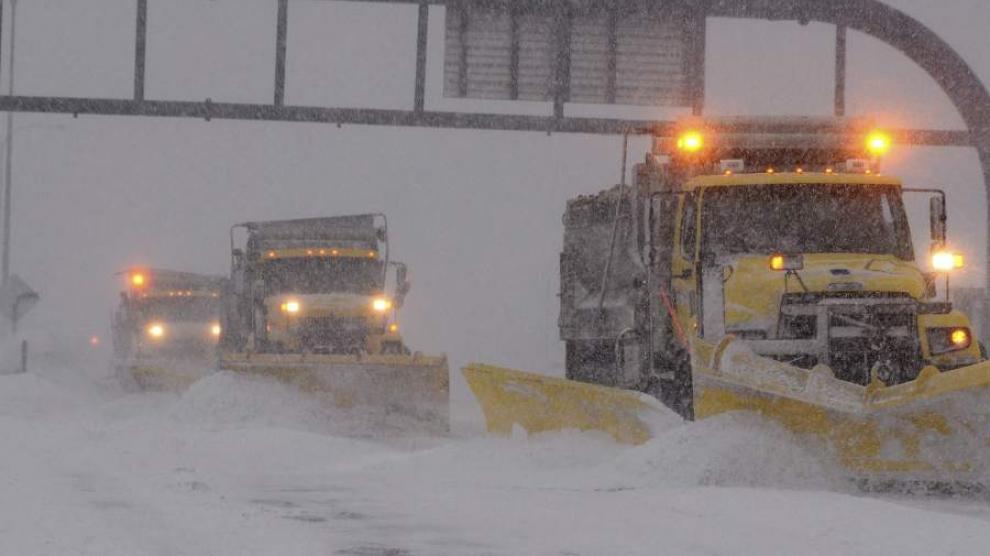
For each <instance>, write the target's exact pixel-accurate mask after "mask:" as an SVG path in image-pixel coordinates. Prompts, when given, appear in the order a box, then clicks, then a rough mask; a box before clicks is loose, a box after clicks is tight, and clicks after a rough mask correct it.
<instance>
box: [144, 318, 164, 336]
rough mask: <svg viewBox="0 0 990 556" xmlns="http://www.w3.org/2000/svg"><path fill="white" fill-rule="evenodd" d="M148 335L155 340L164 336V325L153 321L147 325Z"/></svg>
mask: <svg viewBox="0 0 990 556" xmlns="http://www.w3.org/2000/svg"><path fill="white" fill-rule="evenodd" d="M147 331H148V336H151V337H152V338H153V339H155V340H160V339H162V338H164V337H165V325H164V324H162V323H160V322H153V323H151V324H149V325H148V329H147Z"/></svg>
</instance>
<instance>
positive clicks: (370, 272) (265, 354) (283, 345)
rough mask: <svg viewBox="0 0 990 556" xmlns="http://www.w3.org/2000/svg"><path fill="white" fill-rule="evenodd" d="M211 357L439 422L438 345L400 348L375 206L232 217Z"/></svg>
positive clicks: (376, 409) (358, 405) (398, 294)
mask: <svg viewBox="0 0 990 556" xmlns="http://www.w3.org/2000/svg"><path fill="white" fill-rule="evenodd" d="M231 250H232V258H233V261H232V268H231V280H230V283H229V288H228V290H227V291H226V293H225V295H224V321H223V330H224V331H223V338H222V349H221V352H222V354H221V361H220V366H221V368H222V369H228V370H232V371H237V372H245V373H252V374H257V375H263V376H269V377H274V378H277V379H280V380H283V381H285V382H288V383H291V384H294V385H297V386H298V387H300V388H301V389H302V390H304V391H305V392H307V393H311V394H313V395H318V396H321V397H323V398H325V399H326V400H327V401H328V403H332V404H334V405H335V406H337V407H341V408H354V409H356V410H360V411H362V413H366V414H367V415H371V416H373V417H374V416H378V417H381V418H382V419H384V421H382V423H383V424H386V426H393V425H394V426H396V427H399V428H402V429H409V430H410V432H415V431H424V432H428V433H443V432H446V431H447V429H448V391H449V387H448V382H449V376H448V368H447V360H446V358H445V357H443V356H439V357H433V356H426V355H422V354H420V353H418V352H417V353H411V352H410V350H409V349H408V348H407V347H406V345H405V344H404V343H403V341H402V337H401V335H400V333H399V323H398V320H397V319H398V312H397V311H398V309H399V308H400V307H401V306H402V304H403V300H404V299H405V296H406V293H407V292H408V291H409V283H408V282H407V279H406V273H407V271H406V265H404V264H402V263H398V262H394V261H392V260H390V258H389V248H388V226H387V223H386V219H385V216H384V215H380V214H379V215H354V216H335V217H326V218H309V219H299V220H284V221H271V222H249V223H245V224H238V225H236V226H234V227H233V228H232V230H231Z"/></svg>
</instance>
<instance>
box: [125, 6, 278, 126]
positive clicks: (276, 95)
mask: <svg viewBox="0 0 990 556" xmlns="http://www.w3.org/2000/svg"><path fill="white" fill-rule="evenodd" d="M143 1H145V2H146V1H147V0H143ZM277 18H278V19H277V21H276V23H275V101H274V102H275V106H282V105H284V104H285V50H286V46H287V43H288V32H289V0H278V16H277Z"/></svg>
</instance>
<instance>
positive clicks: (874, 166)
mask: <svg viewBox="0 0 990 556" xmlns="http://www.w3.org/2000/svg"><path fill="white" fill-rule="evenodd" d="M677 127H678V128H677V129H676V130H675V132H674V133H670V132H669V131H668V132H666V133H664V134H658V135H656V136H655V138H654V145H653V148H652V150H651V152H650V153H649V154H648V155H647V157H646V160H645V161H644V162H643V163H642V164H639V165H637V166H636V167H635V172H634V174H635V183H634V184H633V185H632V186H631V187H626V186H616V187H613V188H610V189H608V190H605V191H602V192H600V193H598V194H594V195H588V196H582V197H578V198H576V199H572V200H571V201H569V202H568V203H567V209H566V212H565V213H564V241H563V244H564V246H563V252H562V253H561V256H560V288H561V289H560V317H559V328H560V336H561V339H562V340H564V342H565V344H566V379H560V378H551V377H547V376H544V375H539V374H533V373H526V372H521V371H513V370H509V369H500V368H495V367H490V366H485V365H469V366H468V367H466V368H465V369H464V374H465V376H466V377H467V379H468V382H469V384H470V386H471V388H472V390H473V392H474V393H475V395H476V397H477V398H478V400H479V402H480V404H481V406H482V409H483V411H484V413H485V416H486V419H487V422H488V427H489V430H491V431H493V432H497V433H508V432H509V431H511V430H512V428H513V427H514V426H517V425H518V426H521V427H523V428H524V429H526V430H528V431H530V432H539V431H547V430H555V429H563V428H578V429H600V430H605V431H608V432H609V433H611V434H612V435H613V436H614V437H615V438H616V439H618V440H621V441H625V442H632V443H641V442H645V441H647V440H648V439H649V438H650V437H651V431H650V428H649V419H648V418H647V415H648V413H649V412H651V411H656V408H657V407H658V406H657V405H656V404H655V403H653V400H652V399H650V397H651V396H652V397H653V398H657V399H659V400H661V401H662V402H663V403H664V404H666V405H667V406H668V407H670V408H672V409H673V410H675V411H676V412H678V413H679V414H681V415H682V416H683V417H685V418H686V419H701V418H706V417H710V416H713V415H718V414H723V413H726V412H736V411H739V412H752V413H756V414H759V415H761V416H763V417H765V418H767V419H769V420H772V421H775V422H777V423H779V424H781V425H783V426H784V427H786V428H787V429H789V430H791V431H792V432H793V433H795V435H796V436H797V437H798V438H800V439H802V440H803V441H805V442H807V443H808V444H809V445H811V446H813V447H816V448H819V449H821V452H820V453H825V454H829V455H828V457H829V458H833V459H834V460H835V461H836V462H837V463H838V464H839V465H840V468H842V469H844V470H845V471H846V472H848V474H849V475H850V476H851V477H855V478H857V479H861V480H868V481H869V480H876V481H902V480H906V481H911V482H913V481H923V482H929V481H932V482H936V483H941V482H952V483H956V482H965V483H969V482H974V481H975V482H982V481H985V479H986V478H987V477H988V467H990V361H986V357H985V355H984V353H983V349H982V346H981V345H980V344H979V342H978V341H977V340H976V339H974V337H973V333H972V330H971V328H970V324H969V320H968V319H967V317H966V316H965V315H963V314H962V313H960V312H959V311H957V310H954V309H953V307H952V306H951V304H950V303H948V302H946V301H943V299H944V297H943V296H937V295H936V294H937V291H936V284H937V283H941V282H942V280H946V283H947V274H948V273H950V272H953V271H956V270H958V269H959V268H960V267H961V266H962V263H963V261H962V257H961V256H960V255H959V254H958V253H956V252H954V251H952V249H951V245H950V244H949V243H948V241H947V238H946V211H945V198H944V193H942V192H941V191H938V190H935V189H930V188H925V189H910V188H907V187H904V186H903V185H902V183H901V181H900V180H898V179H897V178H895V177H893V176H889V175H886V174H884V173H882V171H881V167H880V160H881V157H882V155H883V154H884V152H885V151H886V150H887V149H888V148H889V146H890V143H891V139H890V137H889V136H888V135H886V134H884V133H882V132H880V131H877V130H875V129H873V127H872V125H871V123H870V122H868V121H865V120H832V119H829V120H813V119H805V118H802V119H794V120H784V119H757V120H742V119H724V120H698V119H692V120H686V121H683V122H681V123H680V124H679V125H678V126H677ZM769 129H772V130H773V131H772V132H771V131H766V130H769ZM740 130H744V131H740ZM908 195H919V196H923V198H922V199H921V200H922V201H924V202H927V203H928V205H929V208H930V213H931V214H930V216H931V219H930V226H931V246H930V247H931V250H930V251H928V252H927V253H926V256H925V257H924V258H925V259H930V261H927V262H925V263H919V261H917V260H916V258H915V248H914V246H913V245H912V236H911V231H910V227H909V223H908V218H907V211H906V210H905V203H904V199H905V197H906V196H908ZM925 247H926V248H927V247H928V246H925ZM926 251H927V249H922V250H921V252H923V253H925V252H926ZM929 270H930V271H929ZM943 295H944V292H943Z"/></svg>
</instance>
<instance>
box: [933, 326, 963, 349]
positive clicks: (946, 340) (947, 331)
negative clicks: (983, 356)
mask: <svg viewBox="0 0 990 556" xmlns="http://www.w3.org/2000/svg"><path fill="white" fill-rule="evenodd" d="M972 343H973V335H972V334H971V333H970V331H969V328H965V327H961V326H959V327H953V328H929V329H928V347H929V349H931V352H932V355H940V354H943V353H948V352H950V351H958V350H961V349H966V348H968V347H969V346H970V344H972Z"/></svg>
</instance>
